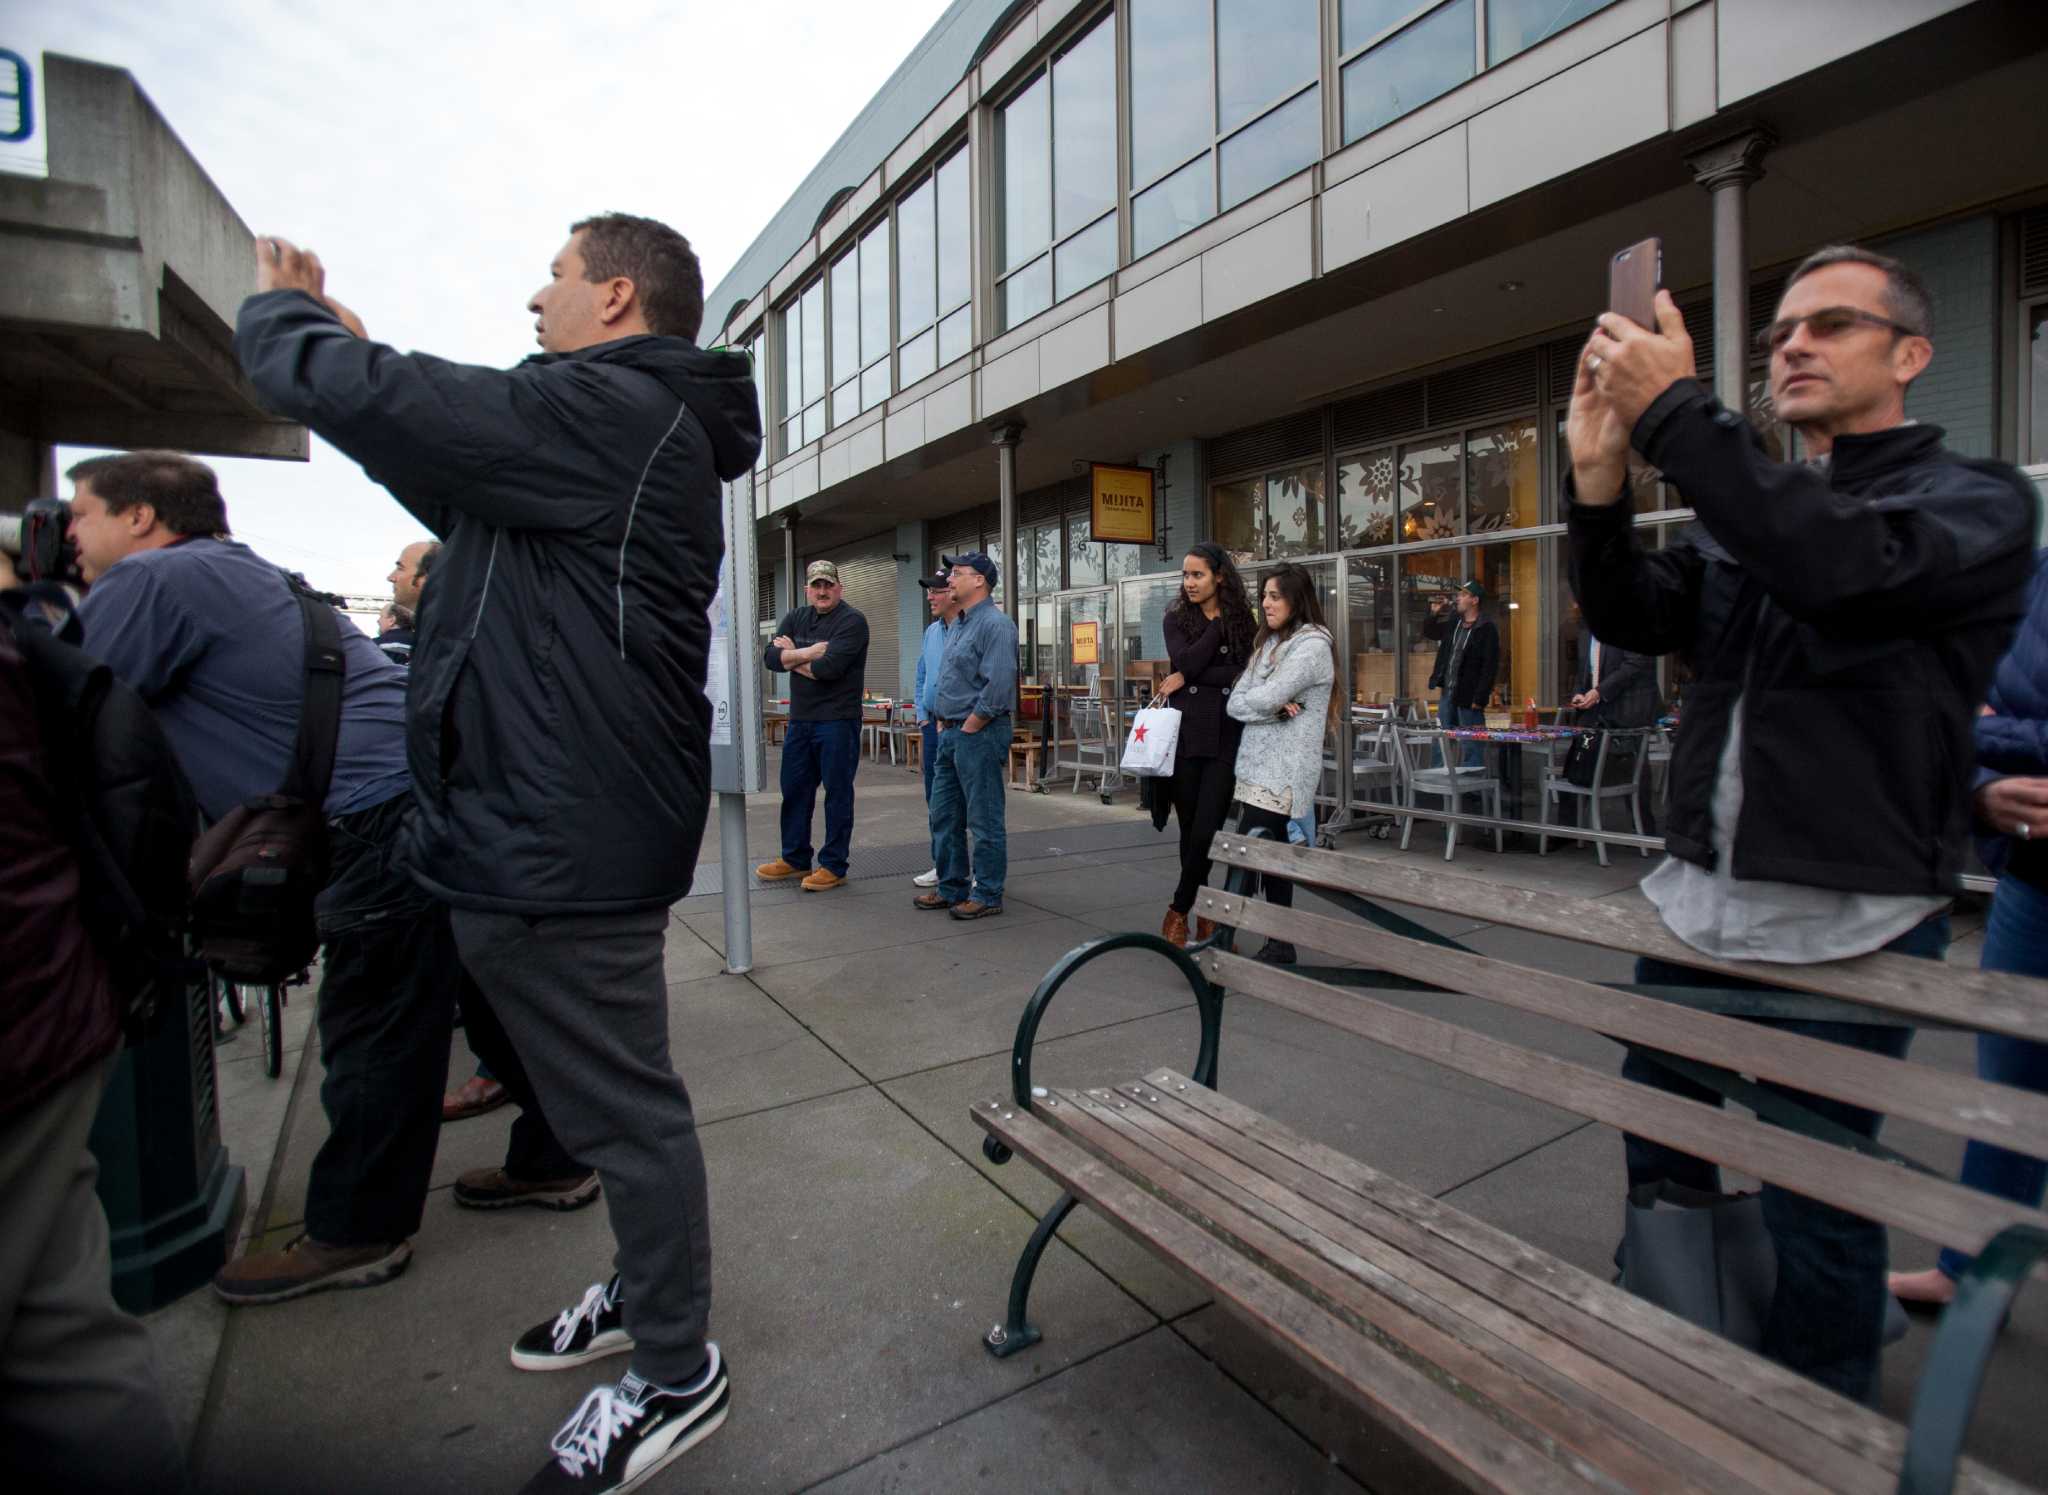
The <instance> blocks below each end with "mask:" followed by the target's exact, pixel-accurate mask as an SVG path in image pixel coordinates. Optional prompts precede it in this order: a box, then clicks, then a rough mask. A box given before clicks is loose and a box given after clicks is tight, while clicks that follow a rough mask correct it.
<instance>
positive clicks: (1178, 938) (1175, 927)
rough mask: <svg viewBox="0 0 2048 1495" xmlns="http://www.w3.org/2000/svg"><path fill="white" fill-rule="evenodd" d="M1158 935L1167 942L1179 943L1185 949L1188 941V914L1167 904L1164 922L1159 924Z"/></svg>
mask: <svg viewBox="0 0 2048 1495" xmlns="http://www.w3.org/2000/svg"><path fill="white" fill-rule="evenodd" d="M1159 937H1160V938H1161V939H1163V940H1165V941H1167V942H1168V943H1169V944H1175V945H1179V946H1181V947H1182V948H1183V949H1185V948H1186V947H1187V942H1188V916H1187V915H1186V914H1184V913H1182V912H1181V911H1180V910H1179V909H1177V908H1173V907H1171V906H1169V907H1168V908H1167V910H1166V919H1165V922H1163V923H1162V924H1161V925H1160V926H1159Z"/></svg>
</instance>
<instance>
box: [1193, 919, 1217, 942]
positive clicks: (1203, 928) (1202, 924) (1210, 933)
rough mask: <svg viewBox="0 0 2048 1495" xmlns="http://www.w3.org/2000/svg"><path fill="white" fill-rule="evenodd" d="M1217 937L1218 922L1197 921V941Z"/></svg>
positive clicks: (1208, 920) (1211, 920) (1210, 920)
mask: <svg viewBox="0 0 2048 1495" xmlns="http://www.w3.org/2000/svg"><path fill="white" fill-rule="evenodd" d="M1215 937H1216V921H1215V920H1214V919H1197V920H1195V938H1196V939H1197V940H1207V939H1214V938H1215Z"/></svg>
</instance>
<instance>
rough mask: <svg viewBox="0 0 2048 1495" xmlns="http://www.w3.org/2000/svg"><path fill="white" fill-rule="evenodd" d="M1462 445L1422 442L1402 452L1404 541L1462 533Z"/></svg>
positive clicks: (1400, 479)
mask: <svg viewBox="0 0 2048 1495" xmlns="http://www.w3.org/2000/svg"><path fill="white" fill-rule="evenodd" d="M1459 447H1460V443H1459V442H1457V441H1456V440H1452V441H1435V442H1419V443H1414V444H1411V445H1408V446H1404V447H1402V448H1401V463H1400V478H1399V482H1400V491H1401V539H1402V540H1404V541H1406V540H1439V539H1445V538H1448V537H1449V536H1451V535H1455V534H1458V533H1460V532H1461V531H1460V529H1459V525H1458V493H1459V489H1460V487H1461V486H1462V485H1461V483H1460V482H1459V472H1458V466H1459V464H1458V453H1459Z"/></svg>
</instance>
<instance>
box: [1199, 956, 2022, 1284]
mask: <svg viewBox="0 0 2048 1495" xmlns="http://www.w3.org/2000/svg"><path fill="white" fill-rule="evenodd" d="M1200 961H1201V965H1202V967H1203V969H1204V970H1205V971H1206V972H1207V974H1208V975H1209V977H1210V979H1211V980H1213V981H1216V982H1218V983H1220V984H1221V985H1223V986H1227V987H1232V988H1235V989H1236V990H1238V991H1244V992H1250V993H1251V994H1253V995H1254V996H1259V997H1263V998H1265V999H1266V1000H1267V1001H1269V1002H1272V1003H1274V1004H1275V1005H1276V1006H1280V1007H1285V1008H1287V1009H1288V1010H1290V1011H1293V1012H1297V1013H1300V1014H1301V1015H1302V1016H1304V1017H1309V1018H1313V1019H1315V1020H1316V1021H1318V1022H1323V1023H1328V1024H1329V1025H1330V1026H1332V1027H1336V1028H1342V1029H1345V1030H1346V1031H1348V1032H1352V1033H1356V1034H1359V1035H1360V1036H1361V1037H1364V1038H1369V1039H1372V1040H1373V1041H1374V1042H1376V1043H1382V1044H1385V1045H1387V1046H1388V1047H1389V1048H1394V1049H1399V1050H1400V1051H1402V1052H1403V1053H1409V1054H1414V1055H1415V1056H1417V1057H1418V1058H1422V1059H1427V1060H1430V1061H1431V1062H1432V1063H1436V1064H1440V1065H1443V1066H1444V1067H1445V1068H1447V1069H1454V1070H1459V1071H1461V1072H1463V1073H1465V1074H1469V1075H1473V1076H1475V1077H1477V1078H1479V1079H1482V1080H1486V1081H1489V1082H1491V1083H1492V1084H1495V1085H1498V1086H1500V1087H1501V1088H1503V1089H1505V1090H1512V1091H1515V1092H1517V1093H1518V1094H1521V1095H1526V1096H1529V1097H1531V1098H1532V1099H1535V1100H1540V1101H1544V1102H1546V1103H1547V1104H1550V1105H1553V1106H1557V1107H1560V1108H1562V1109H1564V1110H1567V1111H1571V1112H1573V1113H1575V1114H1577V1115H1580V1116H1585V1117H1589V1118H1591V1119H1592V1120H1594V1121H1603V1122H1606V1123H1607V1124H1608V1125H1609V1126H1613V1127H1617V1128H1619V1129H1621V1130H1624V1131H1630V1132H1634V1133H1635V1134H1636V1135H1638V1136H1643V1137H1648V1138H1650V1139H1652V1140H1653V1141H1657V1142H1662V1143H1664V1144H1665V1145H1666V1146H1668V1147H1675V1148H1677V1149H1679V1150H1680V1151H1681V1152H1687V1153H1691V1154H1692V1155H1694V1156H1695V1157H1701V1158H1706V1159H1708V1160H1710V1161H1712V1162H1715V1163H1720V1164H1724V1165H1726V1166H1729V1167H1733V1168H1739V1169H1741V1170H1742V1171H1744V1172H1746V1173H1751V1174H1754V1175H1755V1176H1757V1177H1759V1178H1765V1179H1769V1180H1770V1181H1771V1182H1773V1183H1777V1184H1782V1185H1784V1186H1785V1187H1787V1188H1790V1189H1793V1190H1796V1191H1797V1192H1799V1193H1801V1194H1805V1195H1807V1196H1809V1197H1811V1198H1814V1199H1819V1200H1822V1201H1824V1202H1825V1203H1828V1204H1832V1205H1834V1206H1836V1207H1837V1208H1839V1209H1845V1210H1851V1211H1853V1212H1855V1213H1856V1214H1859V1215H1863V1216H1866V1217H1868V1218H1870V1219H1873V1220H1881V1221H1884V1222H1885V1223H1886V1224H1889V1225H1896V1226H1900V1227H1902V1228H1903V1229H1906V1230H1910V1231H1912V1232H1913V1233H1914V1234H1915V1235H1918V1236H1921V1237H1923V1238H1925V1239H1927V1240H1931V1241H1935V1242H1937V1243H1939V1244H1943V1245H1953V1246H1955V1247H1956V1248H1958V1249H1959V1250H1964V1251H1971V1252H1975V1251H1977V1250H1980V1249H1982V1247H1983V1245H1984V1243H1985V1242H1986V1241H1988V1240H1990V1239H1991V1237H1992V1236H1994V1235H1996V1234H1997V1233H1998V1232H1999V1231H2000V1230H2002V1229H2003V1228H2004V1227H2006V1226H2007V1225H2032V1226H2035V1227H2037V1228H2040V1229H2048V1215H2044V1214H2042V1213H2041V1211H2039V1210H2034V1209H2027V1208H2025V1207H2023V1206H2021V1205H2017V1204H2013V1203H2011V1202H2009V1201H2007V1200H2002V1199H1995V1198H1993V1197H1992V1196H1990V1195H1988V1194H1980V1193H1978V1192H1977V1191H1976V1190H1974V1189H1966V1188H1964V1187H1963V1186H1962V1185H1961V1184H1957V1183H1951V1182H1950V1181H1948V1180H1947V1179H1944V1178H1936V1177H1933V1176H1930V1175H1925V1174H1914V1173H1908V1172H1907V1171H1906V1170H1905V1169H1903V1168H1898V1167H1894V1166H1892V1165H1889V1164H1885V1163H1880V1162H1877V1161H1876V1160H1874V1159H1871V1158H1867V1157H1864V1156H1861V1155H1860V1154H1856V1153H1851V1152H1848V1151H1846V1150H1844V1149H1842V1148H1839V1147H1833V1146H1830V1145H1828V1144H1826V1143H1822V1142H1815V1141H1812V1140H1811V1139H1809V1138H1806V1137H1800V1136H1795V1135H1793V1134H1792V1133H1790V1132H1787V1131H1785V1130H1783V1129H1782V1128H1779V1127H1774V1126H1769V1125H1766V1124H1765V1123H1763V1122H1759V1121H1753V1120H1751V1119H1749V1118H1748V1117H1744V1116H1736V1115H1731V1114H1729V1113H1727V1112H1725V1111H1723V1110H1720V1109H1718V1108H1715V1107H1711V1106H1706V1105H1703V1104H1701V1103H1700V1102H1698V1101H1693V1100H1687V1099H1684V1098H1683V1097H1680V1096H1675V1095H1669V1094H1666V1093H1665V1092H1663V1091H1659V1090H1653V1089H1651V1088H1650V1087H1649V1086H1647V1085H1638V1084H1634V1083H1632V1082H1630V1081H1627V1080H1623V1079H1620V1078H1618V1077H1616V1076H1613V1075H1608V1074H1602V1073H1601V1072H1599V1071H1598V1070H1594V1069H1589V1068H1587V1067H1586V1066H1585V1065H1583V1064H1577V1063H1574V1062H1572V1061H1570V1060H1566V1059H1558V1058H1554V1057H1552V1056H1551V1055H1548V1054H1539V1053H1535V1052H1533V1051H1532V1050H1529V1049H1524V1048H1520V1047H1518V1046H1517V1045H1514V1044H1511V1043H1503V1042H1502V1041H1500V1040H1499V1039H1496V1038H1489V1037H1487V1036H1486V1035H1484V1034H1482V1033H1477V1032H1474V1031H1473V1030H1471V1029H1469V1028H1461V1027H1459V1026H1458V1025H1457V1024H1455V1023H1447V1022H1445V1021H1443V1020H1442V1019H1440V1018H1433V1017H1425V1016H1423V1015H1421V1014H1419V1013H1414V1012H1409V1011H1407V1010H1406V1009H1404V1008H1399V1007H1393V1006H1390V1005H1389V1004H1387V1003H1385V1002H1381V1001H1378V1000H1376V999H1374V998H1372V997H1369V996H1366V995H1365V994H1364V993H1362V992H1359V991H1356V990H1350V991H1343V992H1339V991H1337V990H1336V989H1334V988H1331V987H1327V986H1323V985H1322V984H1320V983H1319V982H1316V981H1313V980H1311V979H1309V978H1307V977H1304V976H1295V975H1290V974H1288V973H1287V972H1286V971H1284V970H1282V969H1280V968H1278V967H1275V966H1268V965H1261V964H1259V963H1258V962H1256V961H1252V960H1247V959H1245V958H1244V957H1242V956H1238V955H1224V954H1221V953H1219V952H1217V951H1214V950H1207V951H1204V952H1202V955H1201V957H1200Z"/></svg>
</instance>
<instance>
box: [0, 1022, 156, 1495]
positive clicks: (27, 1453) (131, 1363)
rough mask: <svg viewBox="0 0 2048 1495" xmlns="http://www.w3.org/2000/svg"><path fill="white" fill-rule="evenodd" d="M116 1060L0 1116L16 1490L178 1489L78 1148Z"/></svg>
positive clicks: (0, 1269)
mask: <svg viewBox="0 0 2048 1495" xmlns="http://www.w3.org/2000/svg"><path fill="white" fill-rule="evenodd" d="M113 1066H114V1061H113V1060H112V1059H109V1060H107V1061H106V1062H105V1063H104V1064H96V1065H94V1066H93V1067H92V1068H91V1069H89V1070H87V1071H86V1072H85V1073H84V1074H82V1075H79V1076H77V1077H76V1078H74V1079H72V1080H69V1081H67V1082H66V1083H65V1084H63V1085H61V1086H59V1087H58V1089H57V1090H56V1091H55V1093H53V1094H51V1095H48V1096H46V1097H44V1098H43V1099H42V1100H41V1101H39V1102H37V1103H36V1104H35V1105H34V1106H32V1107H31V1108H30V1109H29V1110H27V1111H26V1112H24V1113H22V1114H21V1115H18V1116H14V1117H12V1118H10V1119H9V1120H8V1121H7V1122H6V1123H5V1124H4V1125H0V1220H5V1221H6V1225H5V1227H4V1228H0V1468H4V1469H6V1470H7V1478H8V1481H9V1483H10V1485H11V1487H12V1488H14V1489H16V1490H28V1491H42V1490H60V1489H61V1490H65V1491H95V1490H109V1491H111V1490H121V1491H141V1492H148V1495H158V1492H163V1491H180V1490H184V1489H186V1488H187V1484H186V1479H185V1460H184V1457H183V1455H182V1454H180V1453H179V1451H178V1435H177V1433H176V1432H175V1431H174V1430H173V1428H172V1427H171V1414H170V1412H169V1410H168V1409H167V1408H166V1407H165V1405H164V1395H163V1389H162V1387H161V1386H160V1385H159V1383H158V1381H157V1372H156V1355H155V1352H154V1350H153V1349H152V1347H151V1345H150V1342H149V1331H148V1330H146V1329H144V1328H143V1327H142V1324H141V1322H140V1321H139V1320H137V1319H135V1318H132V1317H130V1316H129V1315H128V1314H126V1313H124V1312H122V1310H121V1309H120V1308H119V1307H118V1306H117V1305H116V1304H115V1302H114V1293H113V1288H112V1286H111V1274H112V1259H111V1258H110V1257H109V1255H108V1252H107V1214H106V1211H105V1210H103V1209H101V1208H100V1201H99V1195H98V1194H96V1193H95V1192H94V1191H93V1183H94V1180H95V1179H97V1178H98V1176H99V1163H98V1162H97V1161H96V1160H95V1159H94V1157H93V1155H92V1153H91V1152H90V1151H89V1150H88V1149H87V1148H86V1145H85V1139H86V1135H87V1133H89V1132H90V1131H91V1130H92V1119H93V1116H94V1115H95V1114H96V1113H97V1112H98V1110H99V1105H100V1092H101V1091H102V1090H104V1089H105V1088H106V1084H107V1074H108V1071H110V1070H111V1069H112V1068H113Z"/></svg>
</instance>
